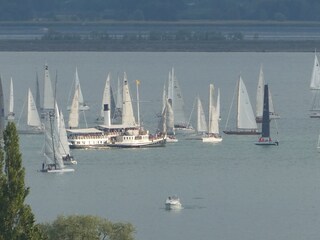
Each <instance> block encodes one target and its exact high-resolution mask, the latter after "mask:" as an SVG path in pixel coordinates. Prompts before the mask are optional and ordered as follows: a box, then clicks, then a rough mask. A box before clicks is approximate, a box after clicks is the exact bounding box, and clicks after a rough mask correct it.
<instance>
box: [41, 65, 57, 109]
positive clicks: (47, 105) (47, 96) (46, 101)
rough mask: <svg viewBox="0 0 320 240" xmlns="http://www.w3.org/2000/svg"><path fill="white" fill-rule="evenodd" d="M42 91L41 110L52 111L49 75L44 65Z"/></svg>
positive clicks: (47, 68) (52, 96)
mask: <svg viewBox="0 0 320 240" xmlns="http://www.w3.org/2000/svg"><path fill="white" fill-rule="evenodd" d="M43 86H44V91H43V109H44V110H52V109H54V94H53V89H52V83H51V79H50V74H49V67H48V65H47V64H46V65H45V69H44V85H43Z"/></svg>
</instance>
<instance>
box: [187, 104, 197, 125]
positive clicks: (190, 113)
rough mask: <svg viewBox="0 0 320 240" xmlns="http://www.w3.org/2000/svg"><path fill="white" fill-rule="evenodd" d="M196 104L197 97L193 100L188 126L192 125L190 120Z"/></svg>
mask: <svg viewBox="0 0 320 240" xmlns="http://www.w3.org/2000/svg"><path fill="white" fill-rule="evenodd" d="M195 105H196V98H195V99H194V100H193V105H192V109H191V113H190V115H189V119H188V126H190V121H191V117H192V114H193V110H194V106H195Z"/></svg>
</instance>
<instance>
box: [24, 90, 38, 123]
mask: <svg viewBox="0 0 320 240" xmlns="http://www.w3.org/2000/svg"><path fill="white" fill-rule="evenodd" d="M27 115H28V116H27V124H28V125H29V126H31V127H37V128H39V129H40V128H41V121H40V117H39V113H38V109H37V106H36V104H35V101H34V98H33V95H32V92H31V90H30V88H29V90H28V113H27Z"/></svg>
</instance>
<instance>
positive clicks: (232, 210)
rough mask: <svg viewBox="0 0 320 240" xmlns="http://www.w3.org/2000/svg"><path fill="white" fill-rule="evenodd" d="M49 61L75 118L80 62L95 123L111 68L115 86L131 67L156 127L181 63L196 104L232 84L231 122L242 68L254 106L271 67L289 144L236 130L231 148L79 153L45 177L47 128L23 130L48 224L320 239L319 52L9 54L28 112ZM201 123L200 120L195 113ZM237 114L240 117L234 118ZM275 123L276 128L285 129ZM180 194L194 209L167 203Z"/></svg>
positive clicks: (186, 144) (0, 59)
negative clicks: (119, 224)
mask: <svg viewBox="0 0 320 240" xmlns="http://www.w3.org/2000/svg"><path fill="white" fill-rule="evenodd" d="M45 62H47V63H48V64H49V68H50V73H51V78H52V79H53V80H54V79H55V75H56V73H57V75H58V77H57V79H58V81H57V98H58V104H59V106H60V108H62V109H63V111H64V112H65V116H66V117H65V118H66V119H67V111H66V107H67V102H68V99H69V95H70V93H69V92H70V88H71V84H72V80H73V74H74V71H75V68H76V67H77V68H78V71H79V77H80V82H81V86H82V91H83V95H84V98H85V100H87V102H88V104H89V105H90V106H91V109H90V111H88V112H86V118H87V121H88V124H89V125H90V126H93V125H94V123H93V121H94V119H95V117H96V116H97V114H98V112H99V108H100V105H101V98H102V91H103V90H102V88H103V86H104V82H105V78H106V75H107V73H108V72H111V74H112V77H113V81H114V82H113V84H114V85H115V83H116V81H115V80H116V79H117V77H118V75H120V76H121V75H122V73H123V72H124V71H126V73H127V75H128V79H129V82H130V83H131V93H132V97H133V98H135V86H134V80H136V79H139V80H140V81H141V85H140V99H141V105H140V111H141V119H142V121H143V122H144V125H145V126H146V128H148V129H150V130H151V131H152V130H154V129H155V126H156V121H157V119H156V118H155V114H156V113H157V112H158V111H159V109H160V108H161V96H162V89H163V84H164V81H166V79H167V76H168V72H169V70H170V68H171V67H172V66H174V67H175V71H176V75H177V78H178V79H179V82H180V85H181V88H182V91H183V94H184V98H185V102H186V108H187V115H189V114H190V112H191V111H192V108H193V107H192V106H193V102H194V98H195V97H196V96H197V95H198V94H199V95H200V96H201V97H202V101H203V102H204V105H205V106H207V102H208V99H207V98H208V92H209V90H208V85H209V83H212V82H213V83H214V84H215V86H216V87H219V88H220V89H221V111H222V113H221V114H222V120H221V125H220V129H221V130H223V129H224V125H225V122H226V118H227V115H228V111H229V106H230V103H231V99H232V96H233V92H234V88H235V85H236V81H237V79H238V76H239V74H241V75H242V77H243V79H244V82H245V84H246V86H247V89H248V92H249V94H250V98H251V102H252V105H253V106H255V91H256V87H257V80H258V73H259V68H260V64H263V67H264V74H265V80H266V82H268V83H269V86H270V89H271V91H272V94H273V102H274V105H275V109H276V111H277V112H278V113H279V114H280V115H281V119H280V120H279V121H278V122H277V125H278V130H279V135H278V138H279V140H280V146H279V147H260V146H255V145H254V142H255V141H256V140H257V136H249V137H246V136H226V135H223V142H222V143H220V144H215V145H212V144H203V143H201V142H197V141H187V140H184V139H183V137H181V136H180V138H179V142H178V143H176V144H167V146H166V147H164V148H154V149H127V150H122V149H109V150H101V151H94V150H90V151H85V150H77V151H73V154H74V155H75V156H76V158H77V160H78V165H77V166H75V168H76V171H75V172H74V173H72V174H62V175H55V174H43V173H39V172H37V170H38V169H40V167H41V162H42V160H43V155H42V153H41V151H42V147H43V136H27V135H25V136H21V138H20V140H21V151H22V154H23V163H24V166H25V168H26V184H27V185H28V186H30V188H31V192H30V194H29V196H28V199H27V201H28V203H30V204H31V206H32V209H33V211H34V213H35V215H36V218H37V221H38V222H46V221H52V220H54V219H55V218H56V217H57V216H58V215H61V214H64V215H69V214H92V215H98V216H101V217H105V218H108V219H110V220H112V221H123V222H131V223H132V224H133V225H134V226H135V227H136V234H135V237H136V239H139V240H150V239H152V240H163V239H170V240H171V239H173V240H176V239H182V240H193V239H199V240H200V239H201V240H207V239H223V240H236V239H237V240H238V239H246V240H257V239H260V240H268V239H270V240H274V239H290V240H294V239H297V240H300V239H318V238H319V235H320V230H319V225H320V206H319V199H320V161H319V160H320V159H319V153H318V152H317V150H316V145H317V139H318V134H319V128H320V122H319V120H317V119H310V118H309V117H308V109H309V107H310V104H311V94H310V92H309V89H308V87H309V82H310V76H311V69H312V64H313V53H86V52H81V53H78V52H66V53H51V52H50V53H6V52H2V53H1V54H0V73H1V76H2V81H3V85H4V89H5V90H6V89H7V90H6V92H5V97H6V99H7V98H8V91H9V90H8V89H9V79H10V77H11V76H12V77H13V81H14V88H15V90H14V91H15V112H16V115H17V118H19V116H20V115H21V119H20V122H21V121H24V120H23V116H24V114H23V112H24V111H25V110H23V105H24V103H25V101H26V95H27V88H28V87H30V88H31V89H32V90H33V91H34V88H35V76H36V72H38V74H39V79H40V80H41V84H42V79H43V65H44V63H45ZM191 119H193V117H191ZM230 121H231V120H230ZM275 132H276V131H275V129H272V135H273V136H274V137H276V133H275ZM171 194H177V195H178V196H180V198H181V201H182V204H183V206H184V209H182V210H181V211H166V210H165V209H164V201H165V199H166V197H167V196H168V195H171Z"/></svg>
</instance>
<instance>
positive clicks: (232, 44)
mask: <svg viewBox="0 0 320 240" xmlns="http://www.w3.org/2000/svg"><path fill="white" fill-rule="evenodd" d="M315 49H320V40H304V41H302V40H256V41H255V40H239V41H103V40H98V41H96V40H79V41H74V40H0V51H1V52H5V51H8V52H12V51H15V52H60V51H61V52H65V51H82V52H83V51H86V52H314V51H315Z"/></svg>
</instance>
